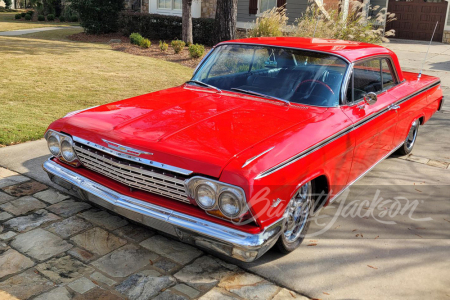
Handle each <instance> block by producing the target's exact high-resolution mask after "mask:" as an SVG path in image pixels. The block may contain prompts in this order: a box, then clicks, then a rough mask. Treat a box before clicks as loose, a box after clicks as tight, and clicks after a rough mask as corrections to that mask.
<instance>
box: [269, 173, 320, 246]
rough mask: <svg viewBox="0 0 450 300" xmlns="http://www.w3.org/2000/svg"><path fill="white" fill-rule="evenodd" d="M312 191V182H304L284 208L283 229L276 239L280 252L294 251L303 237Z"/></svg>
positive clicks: (308, 220) (306, 228)
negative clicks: (284, 222) (284, 221)
mask: <svg viewBox="0 0 450 300" xmlns="http://www.w3.org/2000/svg"><path fill="white" fill-rule="evenodd" d="M312 191H313V186H312V182H311V181H310V182H307V183H305V184H304V185H303V186H302V187H300V188H299V189H298V191H297V192H296V193H295V195H294V197H293V198H292V199H291V201H290V202H289V204H288V207H287V208H286V212H285V220H286V224H285V230H284V233H283V234H282V235H281V236H280V238H279V239H278V241H277V247H278V249H279V250H280V251H281V252H282V253H289V252H292V251H294V250H295V249H296V248H297V247H298V246H300V244H301V243H302V242H303V240H304V238H305V235H306V232H307V231H308V228H309V223H310V219H309V217H310V215H311V213H312V210H313V208H314V199H313V195H312Z"/></svg>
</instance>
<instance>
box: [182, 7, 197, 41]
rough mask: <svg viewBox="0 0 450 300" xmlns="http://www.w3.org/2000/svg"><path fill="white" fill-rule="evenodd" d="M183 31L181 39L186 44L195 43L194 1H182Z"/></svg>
mask: <svg viewBox="0 0 450 300" xmlns="http://www.w3.org/2000/svg"><path fill="white" fill-rule="evenodd" d="M182 1H183V2H182V3H183V9H182V15H181V16H182V31H181V39H182V40H183V41H184V42H185V43H186V44H192V43H194V38H193V36H192V0H182Z"/></svg>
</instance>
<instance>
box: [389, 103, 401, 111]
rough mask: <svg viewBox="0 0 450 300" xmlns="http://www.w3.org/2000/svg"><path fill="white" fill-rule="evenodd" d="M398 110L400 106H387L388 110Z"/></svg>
mask: <svg viewBox="0 0 450 300" xmlns="http://www.w3.org/2000/svg"><path fill="white" fill-rule="evenodd" d="M399 108H400V105H396V104H391V105H389V106H388V109H389V110H397V109H399Z"/></svg>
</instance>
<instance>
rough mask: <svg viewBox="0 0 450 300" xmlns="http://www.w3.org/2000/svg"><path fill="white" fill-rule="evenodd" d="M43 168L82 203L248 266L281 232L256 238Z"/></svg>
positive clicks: (278, 226)
mask: <svg viewBox="0 0 450 300" xmlns="http://www.w3.org/2000/svg"><path fill="white" fill-rule="evenodd" d="M43 168H44V170H45V171H46V172H47V173H48V175H49V177H50V179H51V180H52V181H53V182H55V183H56V184H58V185H60V186H62V187H64V188H66V189H68V190H74V191H76V192H77V193H78V194H79V195H80V197H81V198H83V199H85V200H88V201H91V202H93V203H95V204H97V205H100V206H103V207H105V208H106V209H109V210H111V211H113V212H115V213H117V214H119V215H122V216H124V217H126V218H129V219H131V220H133V221H136V222H138V223H141V224H144V225H147V226H149V227H152V228H154V229H157V230H159V231H162V232H165V233H167V234H170V235H173V236H175V237H178V238H179V239H180V240H181V241H183V242H186V243H189V244H193V245H196V246H199V247H202V248H206V249H209V250H213V251H215V252H218V253H220V254H223V255H226V256H230V257H233V258H236V259H238V260H242V261H246V262H251V261H254V260H255V259H257V258H259V257H260V256H261V255H263V254H264V253H265V252H266V251H267V250H269V249H270V248H271V247H272V246H273V245H274V244H275V242H276V241H277V239H278V237H279V236H280V234H281V233H282V232H283V230H282V229H283V224H284V222H283V221H284V219H280V220H278V221H277V222H275V223H273V224H272V225H271V226H268V227H267V228H266V229H265V230H264V231H263V232H261V233H259V234H250V233H246V232H242V231H239V230H235V229H232V228H229V227H226V226H223V225H219V224H216V223H213V222H209V221H205V220H202V219H199V218H196V217H192V216H189V215H186V214H183V213H179V212H176V211H174V210H170V209H167V208H163V207H160V206H157V205H154V204H150V203H148V202H144V201H142V200H138V199H135V198H132V197H129V196H126V195H123V194H120V193H118V192H116V191H114V190H111V189H109V188H107V187H105V186H102V185H101V184H99V183H96V182H95V181H92V180H90V179H88V178H86V177H84V176H81V175H79V174H77V173H75V172H73V171H71V170H69V169H66V168H64V167H62V166H61V165H59V164H57V163H55V162H53V161H52V160H50V159H49V160H47V161H46V162H45V163H44V164H43Z"/></svg>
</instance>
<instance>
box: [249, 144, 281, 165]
mask: <svg viewBox="0 0 450 300" xmlns="http://www.w3.org/2000/svg"><path fill="white" fill-rule="evenodd" d="M273 148H275V147H272V148H269V149H267V150H266V151H264V152H261V153H260V154H258V155H256V156H253V157H252V158H249V159H247V160H246V161H245V163H244V164H243V165H242V168H244V167H246V166H248V165H249V164H250V163H251V162H252V161H254V160H255V159H257V158H258V157H261V156H263V155H264V154H266V153H267V152H269V151H271V150H272V149H273Z"/></svg>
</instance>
